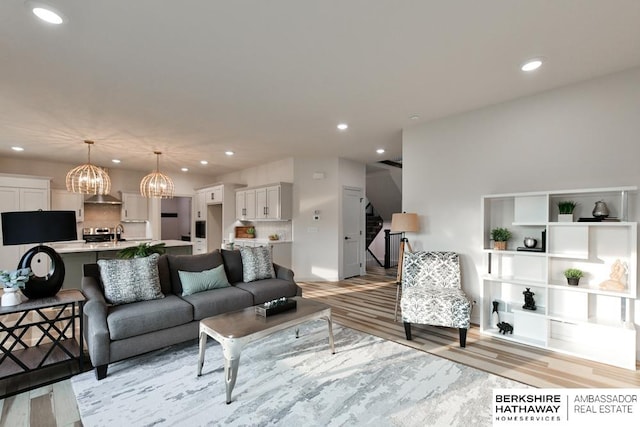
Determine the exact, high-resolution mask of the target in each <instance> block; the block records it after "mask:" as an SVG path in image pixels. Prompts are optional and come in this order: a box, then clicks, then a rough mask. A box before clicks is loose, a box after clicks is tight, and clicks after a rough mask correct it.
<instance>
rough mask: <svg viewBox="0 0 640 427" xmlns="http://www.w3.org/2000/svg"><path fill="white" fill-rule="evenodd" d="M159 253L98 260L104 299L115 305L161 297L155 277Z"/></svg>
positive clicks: (158, 283)
mask: <svg viewBox="0 0 640 427" xmlns="http://www.w3.org/2000/svg"><path fill="white" fill-rule="evenodd" d="M159 257H160V256H159V255H158V254H153V255H150V256H148V257H144V258H133V259H100V260H98V266H99V267H100V277H101V279H102V284H103V286H104V296H105V299H106V300H107V302H109V303H111V304H114V305H118V304H128V303H131V302H138V301H148V300H153V299H158V298H164V295H163V294H162V291H161V290H160V279H159V277H158V258H159Z"/></svg>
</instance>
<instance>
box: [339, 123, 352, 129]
mask: <svg viewBox="0 0 640 427" xmlns="http://www.w3.org/2000/svg"><path fill="white" fill-rule="evenodd" d="M337 128H338V129H339V130H347V129H349V125H348V124H346V123H340V124H339V125H338V126H337Z"/></svg>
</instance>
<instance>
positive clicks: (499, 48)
mask: <svg viewBox="0 0 640 427" xmlns="http://www.w3.org/2000/svg"><path fill="white" fill-rule="evenodd" d="M42 2H46V3H49V4H51V5H54V6H56V7H57V8H58V9H59V10H60V11H62V12H63V13H64V14H65V16H66V18H67V19H68V22H67V23H65V24H64V25H61V26H52V25H49V24H45V23H43V22H41V21H39V20H38V19H37V18H35V17H34V16H33V15H32V14H31V13H30V10H29V9H28V8H27V7H26V6H25V4H24V1H23V0H2V1H0V156H21V157H34V158H41V159H50V160H54V161H60V162H67V163H82V162H84V161H85V160H86V146H85V144H83V143H82V141H83V140H84V139H93V140H95V141H96V145H95V146H94V149H93V150H92V160H93V161H94V163H96V164H99V165H102V166H108V167H110V168H115V167H118V168H126V169H139V170H151V169H153V168H154V166H155V160H154V155H153V151H154V150H161V151H163V152H164V153H165V155H163V157H162V159H161V169H162V170H165V171H175V170H178V169H179V168H180V167H181V166H187V167H189V168H190V169H191V170H192V171H194V172H198V173H208V174H212V175H218V174H221V173H226V172H230V171H232V170H237V169H244V168H247V167H250V166H254V165H257V164H261V163H265V162H268V161H272V160H276V159H279V158H283V157H289V156H328V155H330V156H341V157H346V158H350V159H355V160H359V161H362V162H367V163H369V162H373V161H377V160H382V159H388V158H395V157H399V156H401V134H402V129H403V128H405V127H408V126H411V125H414V124H416V123H420V122H424V121H428V120H432V119H434V118H439V117H443V116H447V115H450V114H454V113H458V112H462V111H466V110H471V109H475V108H478V107H481V106H485V105H489V104H494V103H498V102H502V101H505V100H509V99H513V98H517V97H521V96H525V95H529V94H533V93H536V92H541V91H544V90H548V89H551V88H555V87H558V86H562V85H566V84H569V83H573V82H577V81H581V80H585V79H589V78H592V77H596V76H600V75H604V74H608V73H612V72H615V71H619V70H623V69H627V68H632V67H636V66H639V65H640V1H638V0H609V1H605V0H535V1H526V0H483V1H477V0H457V1H456V0H440V1H434V0H415V1H409V0H397V1H392V0H322V1H313V0H286V1H285V0H268V1H265V0H253V1H249V0H245V1H242V0H233V1H230V0H225V1H222V0H220V1H213V0H179V1H178V0H172V1H170V0H164V1H158V0H103V1H99V0H42ZM533 56H544V57H546V58H547V61H546V63H545V65H544V66H543V68H542V69H540V70H539V71H538V72H536V73H534V74H524V73H523V72H521V71H520V70H519V66H520V64H521V63H522V62H523V61H524V60H525V59H527V58H530V57H533ZM413 114H417V115H419V116H420V119H419V120H411V119H409V116H411V115H413ZM340 121H345V122H348V123H349V125H350V128H349V130H348V131H346V132H339V131H337V130H336V125H337V123H338V122H340ZM13 145H20V146H23V147H24V148H25V149H26V151H24V152H23V153H20V154H16V153H14V152H12V151H11V150H10V147H11V146H13ZM377 148H385V149H386V150H387V152H386V153H385V154H384V155H382V156H380V155H378V154H376V153H375V150H376V149H377ZM225 150H233V151H235V152H236V153H237V154H236V155H235V156H233V157H232V158H229V157H226V156H225V155H224V151H225ZM114 157H118V158H120V159H122V163H121V164H120V165H119V166H115V165H113V164H111V162H110V160H111V159H112V158H114ZM201 159H206V160H208V161H209V165H207V166H201V165H200V164H199V163H198V161H199V160H201Z"/></svg>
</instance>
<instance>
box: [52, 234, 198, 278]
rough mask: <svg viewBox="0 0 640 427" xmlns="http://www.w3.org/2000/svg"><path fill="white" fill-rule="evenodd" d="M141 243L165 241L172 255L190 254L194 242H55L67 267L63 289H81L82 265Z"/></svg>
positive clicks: (151, 241) (114, 256)
mask: <svg viewBox="0 0 640 427" xmlns="http://www.w3.org/2000/svg"><path fill="white" fill-rule="evenodd" d="M140 243H149V244H151V245H155V244H158V243H164V244H165V248H166V253H168V254H172V255H190V254H191V253H192V243H191V242H186V241H183V240H125V241H119V242H117V243H114V242H104V243H82V242H76V243H54V244H51V245H50V246H51V247H52V248H54V249H55V250H56V251H57V252H58V253H59V254H60V256H61V257H62V260H63V261H64V267H65V277H64V283H63V284H62V288H63V289H80V287H81V282H82V276H83V272H82V266H83V265H84V264H94V263H95V262H96V261H97V260H99V259H113V258H116V256H117V254H118V251H120V250H121V249H123V248H127V247H131V246H137V245H139V244H140Z"/></svg>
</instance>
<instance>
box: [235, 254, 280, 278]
mask: <svg viewBox="0 0 640 427" xmlns="http://www.w3.org/2000/svg"><path fill="white" fill-rule="evenodd" d="M240 255H241V256H242V281H243V282H245V283H246V282H253V281H255V280H261V279H273V278H275V277H276V272H275V271H274V270H273V262H272V261H271V248H269V247H268V246H259V247H257V248H248V247H243V248H240Z"/></svg>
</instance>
